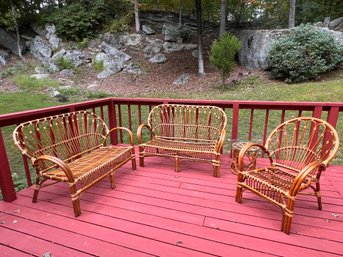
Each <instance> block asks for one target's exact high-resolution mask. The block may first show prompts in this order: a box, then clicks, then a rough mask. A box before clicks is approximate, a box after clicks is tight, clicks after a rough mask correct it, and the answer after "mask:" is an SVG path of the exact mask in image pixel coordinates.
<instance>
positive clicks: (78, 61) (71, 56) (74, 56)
mask: <svg viewBox="0 0 343 257" xmlns="http://www.w3.org/2000/svg"><path fill="white" fill-rule="evenodd" d="M83 57H84V55H83V53H82V52H81V51H79V50H70V51H67V52H66V53H65V55H64V56H63V58H66V59H67V60H69V61H70V62H71V63H72V65H73V66H74V67H79V66H81V65H82V60H83Z"/></svg>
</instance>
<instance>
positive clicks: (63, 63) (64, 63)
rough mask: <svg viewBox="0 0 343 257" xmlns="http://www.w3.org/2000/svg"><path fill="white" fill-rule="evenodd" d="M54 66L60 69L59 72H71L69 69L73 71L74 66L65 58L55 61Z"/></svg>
mask: <svg viewBox="0 0 343 257" xmlns="http://www.w3.org/2000/svg"><path fill="white" fill-rule="evenodd" d="M56 65H57V66H58V67H59V68H60V69H61V70H65V69H68V70H71V69H74V65H73V63H72V62H71V61H70V60H69V59H67V58H63V57H61V58H58V59H57V60H56Z"/></svg>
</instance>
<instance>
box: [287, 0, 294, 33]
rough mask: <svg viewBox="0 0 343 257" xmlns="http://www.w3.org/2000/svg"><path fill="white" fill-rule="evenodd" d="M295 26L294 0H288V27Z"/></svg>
mask: <svg viewBox="0 0 343 257" xmlns="http://www.w3.org/2000/svg"><path fill="white" fill-rule="evenodd" d="M294 27H295V0H290V1H289V16H288V28H289V29H291V28H294Z"/></svg>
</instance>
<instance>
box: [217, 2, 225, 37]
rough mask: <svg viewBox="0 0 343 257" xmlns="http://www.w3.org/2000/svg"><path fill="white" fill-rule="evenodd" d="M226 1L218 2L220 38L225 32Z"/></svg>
mask: <svg viewBox="0 0 343 257" xmlns="http://www.w3.org/2000/svg"><path fill="white" fill-rule="evenodd" d="M226 19H227V17H226V0H220V27H219V36H222V35H223V34H224V33H225V30H226Z"/></svg>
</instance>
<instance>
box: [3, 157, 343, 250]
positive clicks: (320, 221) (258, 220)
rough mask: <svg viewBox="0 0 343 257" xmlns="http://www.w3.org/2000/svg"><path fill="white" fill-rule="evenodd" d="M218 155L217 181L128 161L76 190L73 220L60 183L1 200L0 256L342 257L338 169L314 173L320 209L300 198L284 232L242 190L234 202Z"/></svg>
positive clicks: (160, 163) (203, 169) (153, 162)
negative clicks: (77, 211) (112, 180)
mask: <svg viewBox="0 0 343 257" xmlns="http://www.w3.org/2000/svg"><path fill="white" fill-rule="evenodd" d="M222 158H223V161H222V163H223V164H222V169H221V177H220V178H214V177H212V167H211V166H210V165H208V164H204V163H197V162H182V163H181V172H180V173H175V172H174V166H173V161H172V160H169V159H162V158H147V159H146V162H145V167H143V168H142V167H138V169H137V171H134V172H133V171H131V167H130V165H129V164H127V165H125V166H123V167H122V168H121V169H120V170H119V171H118V172H117V174H116V182H117V187H116V189H115V190H111V189H110V184H109V181H108V180H104V181H102V182H100V183H99V184H98V185H96V186H95V187H93V188H91V189H90V190H88V191H86V192H85V193H84V194H83V195H82V197H81V209H82V215H81V216H80V217H78V218H74V216H73V211H72V207H71V200H70V196H69V190H68V187H66V185H64V184H56V185H54V186H51V187H47V188H44V189H43V190H41V193H40V195H39V198H38V199H39V200H38V203H35V204H33V203H31V197H32V192H33V190H32V189H31V188H28V189H25V190H22V191H20V192H19V193H18V199H17V200H16V201H14V202H12V203H4V202H0V212H1V213H0V221H1V222H0V223H1V226H0V233H1V235H2V236H1V238H0V252H1V253H3V254H1V256H25V255H27V254H32V255H34V256H42V255H43V254H44V253H46V252H51V254H52V256H310V255H311V256H343V198H342V189H341V188H343V182H341V180H342V181H343V176H342V172H340V170H342V169H343V168H342V167H336V166H331V167H330V168H329V169H328V170H327V171H326V172H325V173H324V175H323V177H322V191H323V193H322V196H323V207H324V210H323V211H319V210H318V209H317V206H316V199H314V197H310V196H300V197H299V201H297V203H296V208H295V216H294V222H293V224H292V229H291V235H289V236H287V235H285V234H283V233H282V232H280V226H281V211H280V210H279V209H278V208H277V207H275V206H273V205H271V204H270V203H268V202H266V201H264V200H262V199H260V198H259V197H257V196H255V195H253V194H248V193H247V194H244V198H243V203H242V204H237V203H236V202H235V201H234V196H235V190H236V188H235V182H236V178H235V176H234V175H233V174H232V173H231V172H230V171H229V161H228V159H229V158H228V156H226V155H225V156H222ZM331 175H332V176H331ZM331 177H332V178H333V179H331ZM337 181H338V182H337ZM333 185H334V186H333Z"/></svg>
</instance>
